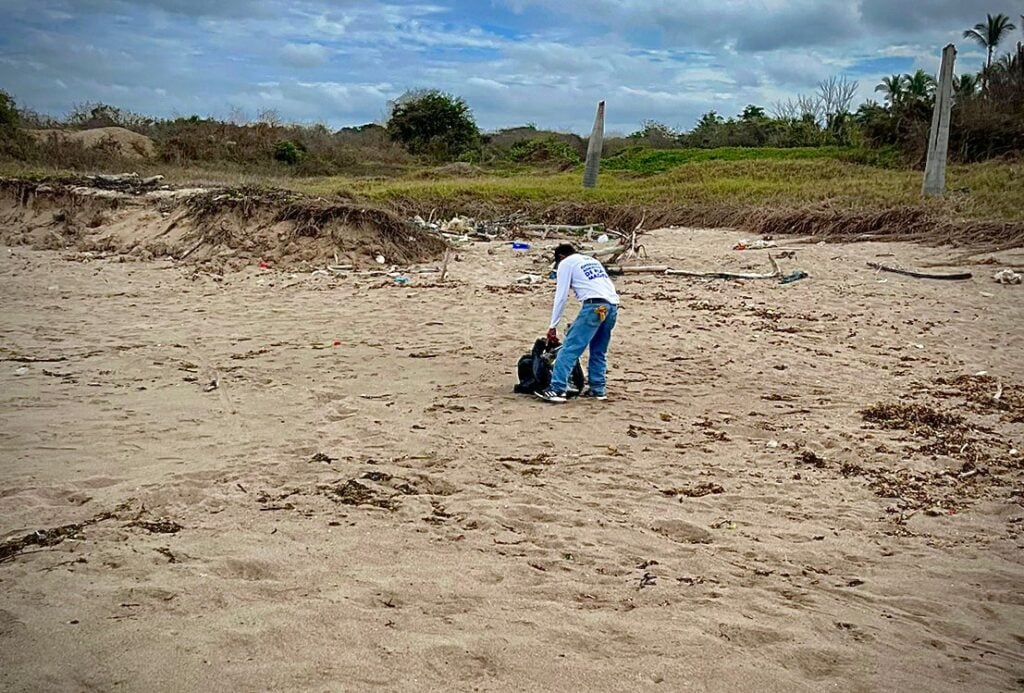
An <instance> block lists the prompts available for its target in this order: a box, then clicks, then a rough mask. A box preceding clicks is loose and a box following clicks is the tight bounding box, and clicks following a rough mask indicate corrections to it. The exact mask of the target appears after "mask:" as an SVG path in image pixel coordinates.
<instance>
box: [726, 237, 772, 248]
mask: <svg viewBox="0 0 1024 693" xmlns="http://www.w3.org/2000/svg"><path fill="white" fill-rule="evenodd" d="M776 245H777V244H776V243H775V241H766V240H763V239H760V238H758V239H756V240H753V241H745V240H744V241H740V242H739V243H737V244H736V245H734V246H733V247H732V249H733V250H764V249H765V248H774V247H775V246H776Z"/></svg>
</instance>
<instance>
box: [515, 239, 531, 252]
mask: <svg viewBox="0 0 1024 693" xmlns="http://www.w3.org/2000/svg"><path fill="white" fill-rule="evenodd" d="M529 249H530V244H529V243H520V242H518V241H513V242H512V250H529Z"/></svg>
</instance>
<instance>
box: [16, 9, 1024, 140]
mask: <svg viewBox="0 0 1024 693" xmlns="http://www.w3.org/2000/svg"><path fill="white" fill-rule="evenodd" d="M0 10H2V12H3V14H4V15H5V19H4V20H3V21H0V89H4V90H6V91H8V92H10V93H11V94H13V95H14V97H15V98H16V99H17V101H18V103H19V104H21V105H23V106H27V107H29V108H32V109H35V110H37V111H42V112H45V113H51V114H63V113H66V112H67V111H68V110H69V109H70V108H71V107H72V106H73V105H74V104H77V103H82V102H87V101H90V102H95V101H101V102H104V103H110V104H114V105H117V106H121V107H124V108H127V109H130V110H133V111H136V112H141V113H146V114H150V115H157V116H170V115H177V114H185V115H188V114H193V113H197V114H200V115H213V116H218V117H226V116H228V115H229V114H231V113H233V112H234V113H236V114H237V113H244V114H247V115H248V116H255V115H256V114H257V113H258V112H259V111H261V110H264V109H272V110H275V111H276V112H277V113H279V114H280V115H281V117H282V118H284V119H285V120H289V121H298V122H324V123H327V124H329V125H331V126H335V127H338V126H343V125H355V124H361V123H366V122H371V121H380V120H382V119H383V118H385V117H386V112H387V102H388V101H389V100H390V99H393V98H395V97H396V96H398V95H400V94H401V93H402V92H404V91H405V90H407V89H413V88H423V87H431V88H439V89H443V90H445V91H449V92H451V93H454V94H457V95H460V96H462V97H464V98H465V99H466V100H467V102H468V103H469V105H470V106H471V108H472V109H473V112H474V114H475V116H476V118H477V121H478V123H479V124H480V126H481V127H483V128H485V129H496V128H500V127H505V126H513V125H519V124H523V123H527V122H532V123H536V124H537V125H538V126H541V127H549V128H556V129H562V130H574V131H576V132H586V131H589V129H590V124H591V123H592V120H593V112H594V105H595V103H596V102H597V101H598V100H600V99H606V100H607V102H608V121H609V123H608V127H609V130H611V131H615V132H620V133H628V132H631V131H633V130H636V129H637V128H638V127H639V125H640V123H641V122H642V121H643V120H645V119H654V120H658V121H661V122H664V123H667V124H669V125H671V126H675V127H683V128H690V127H692V126H693V124H694V122H695V121H696V119H697V118H698V117H699V115H700V114H701V113H703V112H706V111H708V110H712V109H713V110H716V111H718V112H719V113H722V114H725V115H734V114H736V113H738V112H739V111H740V110H741V109H742V108H743V106H744V105H745V104H748V103H755V104H761V105H764V106H766V107H768V106H769V105H770V104H771V103H772V102H774V101H776V100H778V99H783V98H785V97H789V96H794V95H796V94H797V93H801V92H810V91H813V90H814V88H815V84H816V83H817V82H818V81H819V80H821V79H823V78H826V77H829V76H832V75H838V74H843V75H846V76H848V77H850V78H851V79H855V80H857V81H858V82H859V83H860V95H859V96H860V97H861V99H864V98H869V97H871V96H872V89H873V88H874V86H875V85H876V84H877V83H878V81H879V79H880V77H881V76H883V75H886V74H891V73H893V72H908V71H912V70H914V69H916V68H918V67H922V68H925V69H926V70H929V71H931V72H934V71H935V70H936V69H937V66H938V59H939V54H940V52H941V47H942V46H943V45H944V44H945V43H948V42H954V43H956V44H957V46H958V48H959V51H960V53H959V55H958V65H957V68H958V69H957V72H962V71H965V70H966V71H976V70H977V69H978V67H979V66H980V64H981V61H982V60H983V53H982V51H981V49H980V48H978V47H976V46H971V45H969V44H967V43H966V42H965V41H964V40H963V39H961V38H960V35H961V32H962V31H963V30H964V29H965V28H969V27H970V26H972V25H974V24H975V23H976V22H978V21H982V20H983V19H984V17H985V13H986V12H992V13H995V12H1003V13H1005V14H1008V15H1010V16H1011V17H1012V18H1013V20H1014V23H1016V24H1018V25H1020V24H1021V21H1020V16H1019V15H1020V14H1021V13H1024V0H422V1H415V2H405V1H402V0H395V1H393V2H368V1H367V0H136V1H131V0H0ZM1021 37H1022V34H1021V31H1020V29H1019V27H1018V30H1017V31H1016V32H1014V34H1013V37H1012V38H1013V40H1014V41H1016V40H1020V38H1021ZM1007 47H1009V42H1007ZM769 110H770V108H769Z"/></svg>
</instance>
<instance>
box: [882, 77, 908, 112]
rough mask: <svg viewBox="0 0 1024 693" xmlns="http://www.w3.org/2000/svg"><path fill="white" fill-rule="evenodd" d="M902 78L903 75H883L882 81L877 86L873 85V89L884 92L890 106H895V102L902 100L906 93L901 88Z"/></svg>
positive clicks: (902, 85)
mask: <svg viewBox="0 0 1024 693" xmlns="http://www.w3.org/2000/svg"><path fill="white" fill-rule="evenodd" d="M904 78H905V75H892V76H890V77H883V78H882V82H881V83H880V84H879V85H878V86H877V87H875V91H880V92H884V93H885V100H886V101H888V102H889V105H890V106H895V105H896V104H898V103H900V102H901V101H903V97H904V95H905V94H906V91H905V90H904V88H903V87H904V82H903V80H904Z"/></svg>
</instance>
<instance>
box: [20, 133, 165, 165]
mask: <svg viewBox="0 0 1024 693" xmlns="http://www.w3.org/2000/svg"><path fill="white" fill-rule="evenodd" d="M30 134H31V135H32V137H34V138H36V139H37V140H45V139H47V138H50V137H53V138H56V139H58V140H61V141H65V142H78V143H80V144H82V145H83V146H85V147H88V148H90V149H91V148H93V147H108V148H110V149H111V151H113V152H114V153H116V154H119V155H120V156H122V157H124V158H126V159H148V158H149V157H152V156H154V155H155V154H156V146H155V145H154V144H153V140H151V139H149V138H148V137H146V136H145V135H140V134H139V133H137V132H132V131H131V130H126V129H125V128H116V127H111V128H91V129H89V130H31V131H30Z"/></svg>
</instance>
